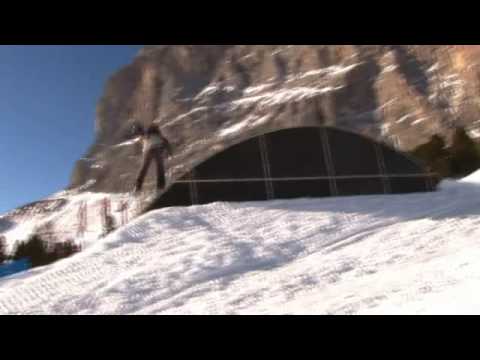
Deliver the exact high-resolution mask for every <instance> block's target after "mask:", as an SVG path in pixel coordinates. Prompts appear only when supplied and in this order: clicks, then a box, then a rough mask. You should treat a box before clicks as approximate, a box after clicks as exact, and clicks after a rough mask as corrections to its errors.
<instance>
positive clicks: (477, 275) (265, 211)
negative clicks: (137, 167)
mask: <svg viewBox="0 0 480 360" xmlns="http://www.w3.org/2000/svg"><path fill="white" fill-rule="evenodd" d="M476 176H478V174H477V175H476ZM478 195H480V186H478V185H476V184H471V183H468V182H453V181H452V182H445V183H443V184H442V186H441V187H440V190H439V191H438V192H435V193H418V194H409V195H392V196H385V195H381V196H357V197H341V198H324V199H298V200H289V201H287V200H285V201H280V200H279V201H271V202H254V203H228V204H227V203H215V204H210V205H205V206H194V207H189V208H170V209H163V210H158V211H155V212H152V213H149V214H146V215H144V216H142V217H140V218H138V219H136V220H135V221H133V222H132V223H131V224H129V225H128V226H126V227H124V228H122V229H120V230H118V231H116V232H115V233H113V234H111V235H110V236H108V237H107V238H105V239H104V240H101V241H98V242H96V243H94V244H92V245H91V246H90V247H89V248H88V249H87V250H85V251H84V252H82V253H80V254H78V255H75V256H73V257H72V258H69V259H66V260H62V261H60V262H58V263H56V264H53V265H50V266H48V267H45V268H38V269H34V270H31V271H28V272H26V273H23V274H19V275H15V276H12V277H10V278H5V279H3V280H1V281H0V314H364V313H373V314H383V313H399V314H403V313H407V314H427V313H480V295H479V294H478V291H477V289H478V288H479V286H480V265H479V262H478V259H479V258H480V242H479V241H478V239H479V238H480V226H479V225H480V197H479V196H478Z"/></svg>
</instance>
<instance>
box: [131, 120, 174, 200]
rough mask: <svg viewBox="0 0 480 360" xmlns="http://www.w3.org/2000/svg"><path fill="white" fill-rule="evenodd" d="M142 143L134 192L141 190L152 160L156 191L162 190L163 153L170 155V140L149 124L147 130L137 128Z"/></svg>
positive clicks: (163, 182)
mask: <svg viewBox="0 0 480 360" xmlns="http://www.w3.org/2000/svg"><path fill="white" fill-rule="evenodd" d="M138 132H139V135H140V137H141V139H142V145H143V160H142V167H141V168H140V172H139V173H138V176H137V180H136V182H135V189H134V191H135V193H136V194H137V193H139V192H140V191H141V190H142V187H143V182H144V180H145V176H146V175H147V172H148V168H149V167H150V164H151V163H152V162H155V163H156V168H157V191H159V192H160V191H163V189H164V188H165V165H164V160H165V154H166V153H167V154H168V155H169V156H172V148H171V145H170V142H169V141H168V140H167V139H166V138H165V136H163V134H162V132H161V131H160V129H159V128H158V126H156V125H153V124H152V125H150V126H149V127H148V128H147V130H144V129H143V128H139V129H138Z"/></svg>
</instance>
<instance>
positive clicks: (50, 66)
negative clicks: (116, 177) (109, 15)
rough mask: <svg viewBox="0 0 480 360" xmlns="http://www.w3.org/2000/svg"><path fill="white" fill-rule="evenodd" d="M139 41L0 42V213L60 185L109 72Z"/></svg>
mask: <svg viewBox="0 0 480 360" xmlns="http://www.w3.org/2000/svg"><path fill="white" fill-rule="evenodd" d="M140 48H141V45H61V46H53V45H38V46H37V45H35V46H33V45H25V46H9V45H0V214H2V213H4V212H6V211H8V210H10V209H13V208H15V207H18V206H20V205H23V204H26V203H29V202H32V201H36V200H39V199H41V198H43V197H46V196H48V195H50V194H52V193H54V192H57V191H59V190H62V189H63V188H64V187H65V186H66V185H67V184H68V182H69V179H70V174H71V172H72V169H73V166H74V164H75V161H76V160H78V159H79V158H80V157H81V156H82V155H83V154H84V153H85V152H86V150H87V148H88V146H89V145H90V144H91V143H92V141H93V138H94V122H95V107H96V103H97V101H98V99H99V98H100V96H101V94H102V93H103V89H104V85H105V82H106V80H107V79H108V78H109V76H110V75H111V74H112V73H113V72H115V71H116V70H118V69H120V68H121V67H122V66H124V65H126V64H128V63H130V62H131V60H132V59H133V57H134V56H135V54H136V53H137V52H138V50H139V49H140Z"/></svg>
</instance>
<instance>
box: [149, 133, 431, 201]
mask: <svg viewBox="0 0 480 360" xmlns="http://www.w3.org/2000/svg"><path fill="white" fill-rule="evenodd" d="M436 181H437V180H436V176H435V174H432V173H428V172H426V171H425V170H424V169H423V167H422V166H421V165H420V164H419V163H417V162H416V161H415V160H413V159H411V158H409V157H408V156H406V155H404V154H402V153H399V152H397V151H395V150H393V149H391V148H390V147H388V146H386V145H383V144H379V143H377V142H375V141H373V140H371V139H369V138H367V137H365V136H362V135H358V134H354V133H351V132H348V131H344V130H339V129H336V128H329V127H300V128H290V129H283V130H278V131H274V132H270V133H266V134H262V135H260V136H255V137H252V138H250V139H248V140H246V141H243V142H241V143H238V144H236V145H233V146H231V147H230V148H228V149H226V150H223V151H221V152H219V153H217V154H216V155H214V156H212V157H210V158H209V159H208V160H206V161H204V162H203V163H201V164H199V165H197V166H195V167H194V168H193V169H192V170H191V171H189V173H187V174H186V175H184V176H183V177H181V178H180V179H179V180H177V181H175V182H174V183H173V184H172V185H171V187H170V188H169V189H168V190H167V191H166V192H165V193H164V194H162V195H161V196H160V197H159V198H157V199H156V200H155V201H154V202H153V203H152V204H150V206H149V207H148V209H147V210H151V209H156V208H163V207H170V206H188V205H195V204H207V203H211V202H216V201H262V200H271V199H290V198H302V197H325V196H351V195H368V194H395V193H410V192H422V191H432V190H434V189H435V186H436Z"/></svg>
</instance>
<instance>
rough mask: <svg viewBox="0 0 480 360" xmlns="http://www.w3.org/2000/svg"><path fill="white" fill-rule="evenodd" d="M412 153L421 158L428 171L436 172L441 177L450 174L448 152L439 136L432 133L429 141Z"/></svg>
mask: <svg viewBox="0 0 480 360" xmlns="http://www.w3.org/2000/svg"><path fill="white" fill-rule="evenodd" d="M412 155H413V156H414V157H416V158H417V159H419V160H421V161H422V162H423V163H424V164H425V167H426V168H427V169H428V170H429V171H433V172H436V173H437V174H438V175H440V176H441V177H448V176H450V175H451V159H450V154H449V152H448V150H447V148H446V144H445V140H444V139H443V138H442V137H441V136H439V135H433V136H432V137H431V139H430V141H429V142H427V143H426V144H422V145H420V146H418V147H417V148H416V149H415V150H413V152H412Z"/></svg>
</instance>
